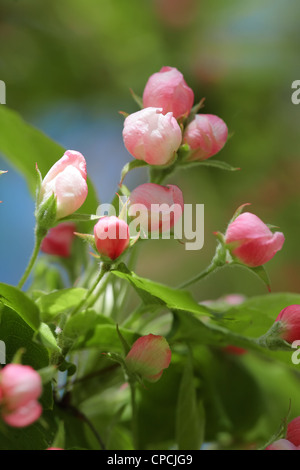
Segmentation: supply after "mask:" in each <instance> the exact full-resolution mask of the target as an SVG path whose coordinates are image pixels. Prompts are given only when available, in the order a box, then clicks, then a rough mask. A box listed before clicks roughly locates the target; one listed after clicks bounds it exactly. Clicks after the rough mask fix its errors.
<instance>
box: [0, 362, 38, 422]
mask: <svg viewBox="0 0 300 470" xmlns="http://www.w3.org/2000/svg"><path fill="white" fill-rule="evenodd" d="M41 393H42V382H41V377H40V375H39V374H38V373H37V372H36V371H35V370H34V369H32V367H30V366H23V365H19V364H8V365H7V366H5V367H4V368H3V369H2V370H1V371H0V409H1V415H2V419H3V420H4V421H5V422H6V423H7V424H8V425H10V426H13V427H17V428H22V427H25V426H29V425H30V424H32V423H33V422H34V421H36V420H37V419H38V418H39V417H40V415H41V413H42V407H41V405H40V404H39V402H38V401H37V399H38V398H39V396H40V395H41Z"/></svg>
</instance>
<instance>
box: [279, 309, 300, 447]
mask: <svg viewBox="0 0 300 470" xmlns="http://www.w3.org/2000/svg"><path fill="white" fill-rule="evenodd" d="M275 321H276V322H280V323H281V328H280V330H279V334H280V336H281V338H282V339H284V340H285V341H287V342H288V343H293V342H294V341H296V340H300V305H289V306H288V307H286V308H284V309H283V310H282V311H281V312H280V314H279V315H278V317H277V318H276V320H275ZM299 436H300V418H299ZM299 445H300V440H299Z"/></svg>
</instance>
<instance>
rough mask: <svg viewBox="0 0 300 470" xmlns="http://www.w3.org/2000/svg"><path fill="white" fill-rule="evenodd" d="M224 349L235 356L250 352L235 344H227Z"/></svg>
mask: <svg viewBox="0 0 300 470" xmlns="http://www.w3.org/2000/svg"><path fill="white" fill-rule="evenodd" d="M223 350H224V351H225V352H227V353H229V354H232V355H234V356H242V355H243V354H246V353H247V352H248V351H247V349H244V348H239V347H238V346H233V345H232V344H229V345H228V346H225V348H223Z"/></svg>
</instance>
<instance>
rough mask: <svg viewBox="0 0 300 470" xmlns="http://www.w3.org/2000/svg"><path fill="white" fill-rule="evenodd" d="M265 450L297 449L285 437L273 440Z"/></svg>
mask: <svg viewBox="0 0 300 470" xmlns="http://www.w3.org/2000/svg"><path fill="white" fill-rule="evenodd" d="M266 450H299V449H298V448H297V447H296V446H294V444H292V443H291V442H290V441H288V440H287V439H279V440H278V441H275V442H273V444H270V445H269V446H268V447H266Z"/></svg>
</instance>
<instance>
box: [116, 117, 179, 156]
mask: <svg viewBox="0 0 300 470" xmlns="http://www.w3.org/2000/svg"><path fill="white" fill-rule="evenodd" d="M123 140H124V145H125V147H126V148H127V150H128V152H129V153H130V154H131V155H132V156H133V157H134V158H136V159H137V160H144V161H145V162H147V163H149V164H150V165H167V164H168V163H170V162H171V161H172V159H173V158H174V155H175V153H176V151H177V150H178V148H179V146H180V144H181V140H182V133H181V129H180V127H179V125H178V123H177V121H176V119H175V118H174V117H173V114H172V113H167V114H165V115H164V114H162V109H161V108H145V109H142V110H141V111H137V112H136V113H133V114H130V115H129V116H128V117H127V118H126V119H125V121H124V129H123Z"/></svg>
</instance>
